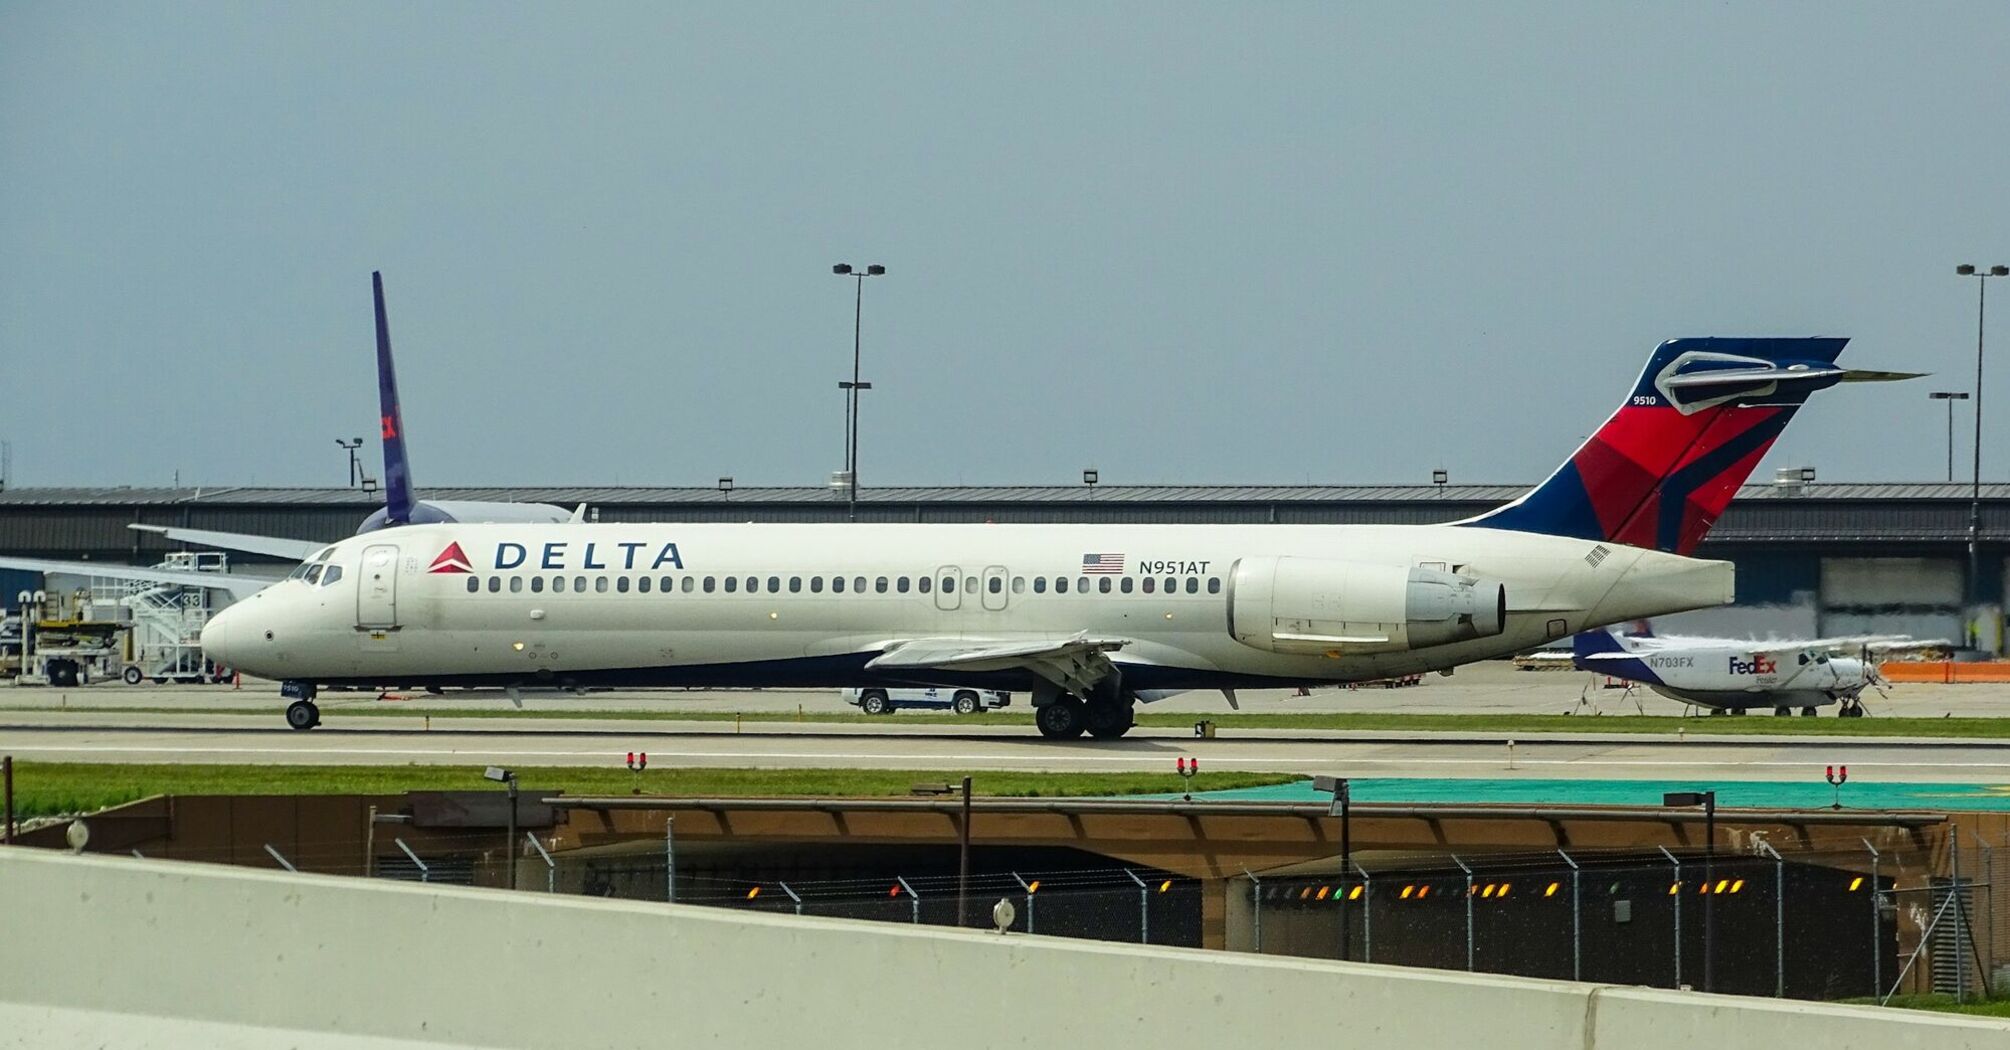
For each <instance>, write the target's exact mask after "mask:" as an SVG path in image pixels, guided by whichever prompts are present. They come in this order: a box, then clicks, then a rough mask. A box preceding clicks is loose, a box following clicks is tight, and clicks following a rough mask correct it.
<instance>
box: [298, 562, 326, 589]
mask: <svg viewBox="0 0 2010 1050" xmlns="http://www.w3.org/2000/svg"><path fill="white" fill-rule="evenodd" d="M322 568H323V566H322V565H321V563H319V562H316V563H314V564H313V565H310V566H308V567H307V575H306V576H304V577H302V579H305V580H306V581H307V585H308V586H309V587H312V586H314V585H315V584H317V583H320V582H321V570H322Z"/></svg>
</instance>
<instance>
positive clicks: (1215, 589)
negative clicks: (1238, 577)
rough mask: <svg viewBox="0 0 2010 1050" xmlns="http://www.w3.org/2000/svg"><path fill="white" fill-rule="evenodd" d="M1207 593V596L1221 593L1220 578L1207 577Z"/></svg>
mask: <svg viewBox="0 0 2010 1050" xmlns="http://www.w3.org/2000/svg"><path fill="white" fill-rule="evenodd" d="M1207 593H1209V594H1220V593H1221V577H1219V576H1209V577H1208V578H1207Z"/></svg>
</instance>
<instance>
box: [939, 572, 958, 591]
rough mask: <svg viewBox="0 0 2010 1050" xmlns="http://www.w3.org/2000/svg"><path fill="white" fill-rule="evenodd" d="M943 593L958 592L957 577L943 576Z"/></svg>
mask: <svg viewBox="0 0 2010 1050" xmlns="http://www.w3.org/2000/svg"><path fill="white" fill-rule="evenodd" d="M942 593H944V594H955V593H956V577H954V576H944V577H943V578H942Z"/></svg>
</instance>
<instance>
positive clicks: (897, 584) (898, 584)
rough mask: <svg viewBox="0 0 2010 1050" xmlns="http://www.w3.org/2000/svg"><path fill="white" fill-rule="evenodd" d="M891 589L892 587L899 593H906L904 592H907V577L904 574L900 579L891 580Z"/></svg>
mask: <svg viewBox="0 0 2010 1050" xmlns="http://www.w3.org/2000/svg"><path fill="white" fill-rule="evenodd" d="M893 589H894V590H896V591H898V592H900V593H901V594H906V593H907V577H905V576H902V577H901V578H900V579H897V580H895V581H893Z"/></svg>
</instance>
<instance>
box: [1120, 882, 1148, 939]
mask: <svg viewBox="0 0 2010 1050" xmlns="http://www.w3.org/2000/svg"><path fill="white" fill-rule="evenodd" d="M1124 874H1126V875H1129V876H1130V877H1131V881H1132V882H1135V883H1137V884H1138V943H1139V944H1150V943H1152V908H1151V904H1152V899H1151V897H1150V896H1149V895H1148V893H1147V890H1146V887H1145V880H1143V879H1141V878H1138V873H1137V872H1135V871H1132V870H1131V869H1129V868H1125V869H1124Z"/></svg>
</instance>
